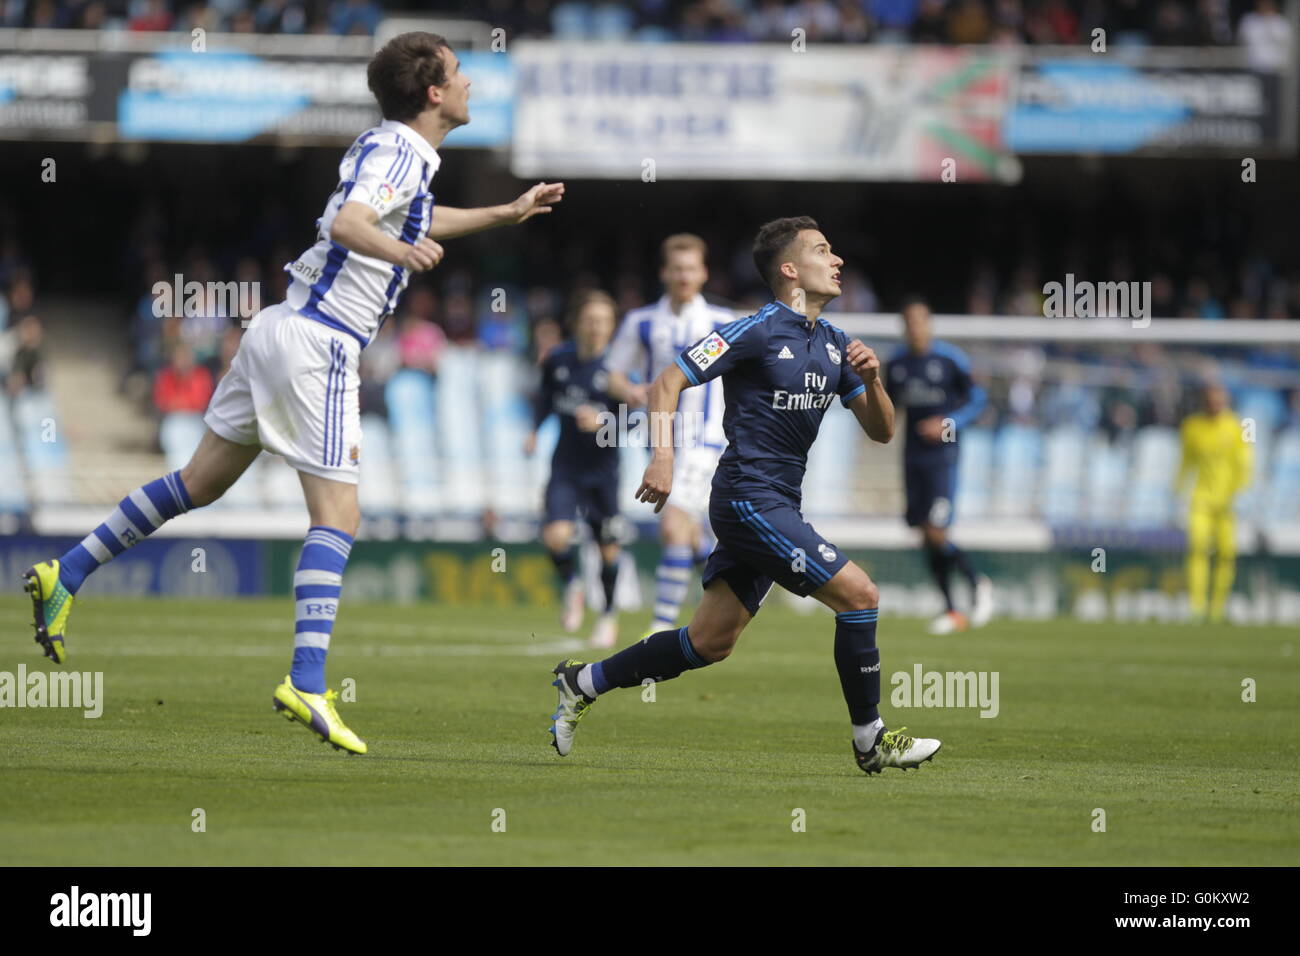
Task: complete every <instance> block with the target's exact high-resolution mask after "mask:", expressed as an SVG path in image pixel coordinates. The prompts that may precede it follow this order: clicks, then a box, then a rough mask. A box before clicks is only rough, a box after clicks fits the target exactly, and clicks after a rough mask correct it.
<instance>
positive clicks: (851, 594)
mask: <svg viewBox="0 0 1300 956" xmlns="http://www.w3.org/2000/svg"><path fill="white" fill-rule="evenodd" d="M843 597H844V601H845V602H846V603H847V604H848V605H849V607H848V610H850V611H865V610H867V609H868V608H873V607H879V606H880V588H878V587H876V582H875V581H873V580H871V578H869V577H867V576H866V575H865V574H863V575H862V576H861V579H860V580H854V581H852V582H850V583H849V584H848V585H847V588H846V591H845V593H844V595H843Z"/></svg>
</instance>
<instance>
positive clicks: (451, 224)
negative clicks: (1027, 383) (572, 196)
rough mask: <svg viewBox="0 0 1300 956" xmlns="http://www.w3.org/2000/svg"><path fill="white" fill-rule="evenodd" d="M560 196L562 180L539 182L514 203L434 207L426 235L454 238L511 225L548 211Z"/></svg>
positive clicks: (431, 237)
mask: <svg viewBox="0 0 1300 956" xmlns="http://www.w3.org/2000/svg"><path fill="white" fill-rule="evenodd" d="M562 199H564V183H538V184H537V185H536V186H533V187H532V188H531V189H529V190H527V191H526V192H525V193H524V194H523V195H521V196H520V197H519V198H518V199H516V200H515V201H514V202H511V203H505V204H503V205H500V206H479V207H477V208H475V209H457V208H456V207H454V206H434V207H433V217H432V219H431V220H430V223H429V233H428V235H429V238H430V239H456V238H458V237H460V236H468V235H469V234H470V233H474V232H482V231H483V230H484V229H492V228H494V227H496V226H512V225H515V224H516V223H520V222H525V221H527V220H529V219H531V218H533V216H539V215H543V214H545V213H548V212H550V211H551V210H552V208H554V206H555V204H556V203H557V202H560V201H561V200H562Z"/></svg>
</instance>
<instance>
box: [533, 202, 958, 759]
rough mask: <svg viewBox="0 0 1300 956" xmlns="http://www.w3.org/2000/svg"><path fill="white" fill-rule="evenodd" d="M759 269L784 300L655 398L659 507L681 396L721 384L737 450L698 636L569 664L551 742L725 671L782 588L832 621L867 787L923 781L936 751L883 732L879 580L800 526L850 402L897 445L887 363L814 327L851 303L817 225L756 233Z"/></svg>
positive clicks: (729, 333)
mask: <svg viewBox="0 0 1300 956" xmlns="http://www.w3.org/2000/svg"><path fill="white" fill-rule="evenodd" d="M754 263H755V265H756V266H757V267H758V271H759V273H760V274H761V275H762V276H763V278H764V280H765V281H766V282H767V284H768V285H769V286H770V287H771V289H772V292H773V294H774V295H775V296H776V300H775V301H773V302H770V303H769V304H767V305H765V306H764V307H763V308H762V309H760V310H759V311H758V312H756V313H755V314H754V315H752V316H749V317H748V318H744V319H738V320H737V321H735V322H732V323H730V324H728V325H726V326H724V327H721V328H719V329H718V330H716V331H714V332H712V333H710V334H709V335H707V336H705V338H703V339H701V340H700V341H699V342H697V343H696V344H695V345H694V346H692V347H691V348H689V349H687V350H686V351H685V352H683V353H682V354H681V355H680V356H678V358H677V362H676V363H675V364H674V365H670V366H669V367H668V368H667V369H665V370H664V372H663V373H662V374H660V375H659V377H658V378H656V379H655V381H654V384H653V385H652V386H651V389H650V401H649V406H650V415H651V428H652V445H653V453H652V457H651V461H650V464H649V465H648V466H647V468H646V471H645V477H644V480H643V481H642V483H641V487H640V489H639V490H638V492H637V496H638V498H639V499H640V500H642V501H646V502H649V503H651V504H654V505H655V510H656V511H659V510H660V509H662V508H663V506H664V503H665V502H666V501H667V500H668V496H669V494H670V493H671V491H672V482H673V458H674V449H673V434H672V433H673V429H672V421H671V413H672V411H673V410H674V409H676V408H677V407H678V398H679V397H680V395H681V392H682V390H683V389H685V388H688V387H691V386H694V385H699V384H701V383H703V382H705V381H709V380H711V379H715V378H718V377H719V376H721V377H722V382H723V388H724V391H725V401H726V413H725V416H724V418H723V423H724V428H725V430H726V433H727V441H728V445H727V450H726V451H725V452H724V453H723V455H722V460H721V461H720V462H719V464H718V470H717V472H716V474H715V475H714V477H713V493H712V496H711V498H710V503H709V519H710V521H711V522H712V525H713V530H714V534H715V535H716V536H717V539H718V545H717V547H716V548H715V549H714V551H713V553H712V554H711V555H710V556H709V561H708V564H707V566H706V567H705V569H704V576H703V582H704V598H703V600H702V601H701V602H700V605H699V607H698V608H697V609H696V611H695V615H694V617H692V618H691V623H690V624H689V625H688V626H687V627H683V628H674V629H671V630H665V631H660V632H658V633H655V634H652V635H650V636H649V637H647V638H645V639H644V640H642V641H641V642H640V643H638V644H634V645H632V646H631V647H629V648H627V649H625V650H623V651H620V652H619V653H617V654H615V655H613V656H612V657H609V658H606V659H605V660H603V661H600V662H599V663H596V664H590V665H584V664H582V663H581V662H580V661H562V662H561V663H560V664H559V665H558V666H557V667H556V668H555V671H554V673H555V674H556V675H557V677H556V680H555V682H554V684H555V686H556V687H557V688H558V690H559V707H558V709H557V711H556V713H555V715H554V717H553V721H554V722H553V724H552V726H551V732H552V733H553V734H554V735H555V740H554V744H555V748H556V750H557V751H558V752H559V753H560V755H561V756H563V755H565V754H567V753H569V751H570V749H571V748H572V746H573V734H574V731H575V729H576V726H577V723H578V721H579V720H580V719H581V718H582V717H583V716H585V714H586V713H587V711H588V709H589V708H590V706H591V704H592V703H594V701H595V698H596V697H597V696H598V695H599V694H602V693H604V692H606V691H608V690H612V689H613V688H615V687H637V686H640V685H641V683H642V682H643V681H644V680H647V679H649V680H655V681H660V680H668V679H671V678H673V677H677V676H678V675H679V674H681V673H682V672H683V671H685V670H689V669H693V668H698V667H705V666H707V665H709V664H712V663H715V662H717V661H720V660H722V659H724V658H725V657H727V656H728V655H729V654H730V653H731V650H732V648H733V647H734V646H735V644H736V641H737V640H738V639H739V637H740V633H741V631H743V630H744V629H745V626H746V625H747V624H748V623H749V621H750V620H751V619H752V618H753V616H754V615H755V614H757V613H758V609H759V606H760V605H761V604H762V602H763V599H764V597H766V595H767V592H768V590H769V589H770V588H771V587H772V584H773V583H774V582H778V583H780V584H781V586H782V587H785V588H787V589H788V590H790V591H793V592H794V593H796V594H800V595H807V594H811V595H813V596H814V597H816V598H817V599H818V600H819V601H821V602H822V603H823V604H825V605H826V606H827V607H829V608H830V609H831V610H833V611H834V612H835V665H836V668H837V669H838V670H839V675H840V687H841V689H842V690H843V692H844V699H845V702H846V703H847V704H848V708H849V717H850V721H851V722H852V724H853V752H854V756H855V758H856V760H857V763H858V766H859V767H860V768H861V769H862V770H864V771H866V772H867V773H877V772H879V771H880V769H881V768H882V767H899V768H901V769H907V768H908V767H915V766H918V765H919V764H920V763H921V762H923V761H925V760H928V759H930V758H931V757H932V756H934V754H935V753H936V752H937V751H938V749H939V741H937V740H927V739H924V738H913V737H908V736H906V735H905V734H904V733H903V730H905V728H900V729H899V730H898V731H893V732H890V731H887V730H886V729H885V725H884V722H883V721H882V720H881V719H880V714H879V710H878V707H879V703H880V653H879V651H877V649H876V615H877V606H878V602H879V592H878V590H877V588H876V585H875V584H874V583H873V582H872V580H871V578H870V577H868V576H867V573H866V572H865V571H863V570H862V569H861V568H859V567H858V566H857V565H856V564H854V563H853V562H852V561H849V560H848V559H847V558H846V557H845V556H844V555H843V554H841V553H840V551H839V549H838V548H836V547H835V546H834V545H833V544H831V543H830V542H828V541H827V540H826V539H825V538H823V537H822V536H821V535H819V534H818V533H817V532H816V531H815V530H814V529H813V527H812V526H811V525H810V524H808V523H807V522H806V521H804V520H803V515H802V514H800V505H801V504H802V491H801V488H802V484H803V477H804V472H805V470H806V468H807V462H808V449H809V448H810V447H811V446H812V443H813V440H814V439H816V437H817V432H818V429H819V428H820V427H821V420H822V416H823V415H824V414H825V411H826V408H827V407H828V406H829V405H830V404H831V402H832V401H833V400H834V399H836V398H839V400H840V401H841V402H842V403H843V404H844V405H845V407H847V408H849V409H850V410H851V411H852V412H853V414H854V415H855V416H856V417H857V419H858V423H859V424H860V425H861V426H862V430H863V431H864V432H866V434H867V435H868V436H869V437H870V438H871V439H872V440H874V441H878V442H887V441H889V439H890V438H891V437H892V436H893V433H894V408H893V404H892V403H891V402H890V400H889V397H888V395H887V394H886V393H885V389H884V387H883V385H882V383H881V381H880V378H879V370H880V362H879V360H878V359H877V358H876V356H875V353H874V352H872V350H871V349H869V348H867V347H866V346H865V345H863V344H862V343H861V342H858V341H853V342H850V341H849V339H848V336H846V335H845V334H844V333H843V332H842V331H841V330H839V329H837V328H835V327H834V326H833V325H831V324H830V323H828V322H826V321H825V320H824V319H820V318H818V316H819V315H820V313H821V311H822V309H823V308H824V307H825V305H826V303H828V302H830V301H831V300H832V299H834V298H835V297H836V296H838V295H839V294H840V283H839V270H840V266H841V265H843V264H844V262H843V260H842V259H840V258H839V257H838V256H836V255H835V254H834V253H832V252H831V247H830V243H829V242H828V241H827V239H826V237H825V236H824V235H822V233H821V231H820V230H819V229H818V226H817V223H816V222H814V221H813V220H812V219H810V218H808V217H806V216H805V217H799V218H796V219H778V220H775V221H773V222H769V223H767V224H766V225H765V226H763V227H762V229H760V230H759V232H758V236H757V238H756V239H755V241H754Z"/></svg>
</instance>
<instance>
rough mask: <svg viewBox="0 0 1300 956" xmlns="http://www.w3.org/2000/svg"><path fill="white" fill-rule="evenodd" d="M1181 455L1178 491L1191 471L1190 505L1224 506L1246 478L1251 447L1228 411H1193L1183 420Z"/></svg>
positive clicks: (1244, 484)
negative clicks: (1215, 413) (1194, 483)
mask: <svg viewBox="0 0 1300 956" xmlns="http://www.w3.org/2000/svg"><path fill="white" fill-rule="evenodd" d="M1182 442H1183V455H1182V462H1181V463H1180V464H1179V467H1178V488H1179V490H1180V491H1181V490H1182V489H1183V488H1185V487H1186V485H1187V480H1188V478H1190V477H1191V476H1192V475H1193V474H1195V476H1196V486H1195V488H1194V489H1193V491H1192V501H1193V506H1196V505H1200V506H1225V505H1228V504H1230V503H1231V501H1232V498H1233V496H1234V495H1236V494H1237V492H1239V491H1240V490H1241V489H1242V488H1244V487H1246V485H1247V483H1248V482H1249V481H1250V464H1251V446H1250V443H1249V442H1247V441H1246V438H1245V435H1244V434H1243V430H1242V426H1241V422H1240V421H1238V420H1237V416H1236V415H1235V414H1234V413H1233V412H1232V411H1231V410H1230V409H1225V410H1224V411H1222V412H1220V413H1219V414H1218V415H1207V414H1205V413H1204V412H1196V413H1194V414H1191V415H1188V416H1187V418H1186V419H1184V420H1183V427H1182Z"/></svg>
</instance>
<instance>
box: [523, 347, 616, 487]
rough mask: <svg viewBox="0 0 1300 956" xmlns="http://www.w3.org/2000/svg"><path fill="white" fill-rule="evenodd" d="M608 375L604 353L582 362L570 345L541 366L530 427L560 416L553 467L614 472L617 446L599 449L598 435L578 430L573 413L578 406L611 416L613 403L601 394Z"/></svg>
mask: <svg viewBox="0 0 1300 956" xmlns="http://www.w3.org/2000/svg"><path fill="white" fill-rule="evenodd" d="M608 379H609V373H608V372H607V371H606V370H605V355H604V353H602V354H600V355H597V356H595V357H594V358H590V359H586V360H583V359H581V358H579V356H578V347H577V345H575V344H574V343H573V342H564V343H563V344H561V345H557V346H556V347H555V348H554V349H552V350H551V353H550V354H549V355H547V356H546V360H545V361H544V362H543V363H542V382H541V387H540V388H539V389H538V391H537V400H536V402H535V403H534V405H533V427H534V428H536V427H537V426H539V425H541V423H542V422H543V421H545V420H546V417H547V416H548V415H550V414H551V413H552V412H554V413H555V414H557V415H559V416H560V439H559V441H558V442H556V445H555V457H554V459H553V460H554V462H555V466H553V467H552V469H551V470H552V471H553V472H554V471H555V469H556V467H563V468H564V469H565V470H570V471H575V472H590V471H595V470H600V471H601V472H603V473H607V472H608V471H609V470H615V469H617V468H618V444H617V443H616V442H612V443H610V444H609V445H607V446H605V447H603V448H602V447H601V446H600V445H599V444H598V443H597V441H596V436H597V435H598V434H599V433H598V432H584V431H581V430H579V428H578V423H577V419H576V418H575V417H574V413H575V412H576V411H577V410H578V408H579V406H582V405H591V406H592V407H594V408H595V409H596V411H597V412H603V411H610V412H613V411H614V409H615V408H616V407H617V403H616V402H615V401H614V399H612V398H610V396H609V395H608V394H607V393H606V392H605V389H606V387H607V386H608Z"/></svg>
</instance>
